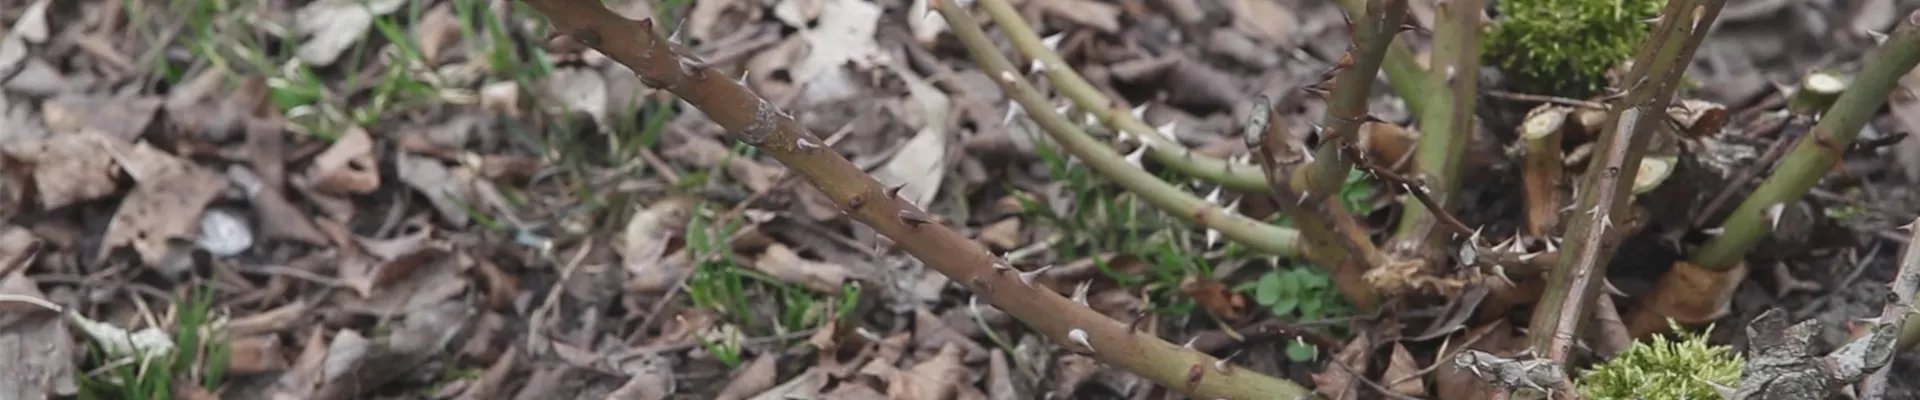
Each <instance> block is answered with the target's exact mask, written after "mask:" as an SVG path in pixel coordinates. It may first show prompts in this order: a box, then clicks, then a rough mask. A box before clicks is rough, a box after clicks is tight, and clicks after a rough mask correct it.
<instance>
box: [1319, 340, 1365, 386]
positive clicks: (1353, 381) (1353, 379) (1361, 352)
mask: <svg viewBox="0 0 1920 400" xmlns="http://www.w3.org/2000/svg"><path fill="white" fill-rule="evenodd" d="M1371 349H1373V341H1372V340H1370V339H1369V338H1368V337H1367V335H1360V336H1358V337H1354V338H1353V340H1352V341H1349V342H1347V346H1346V347H1341V348H1340V352H1339V353H1335V354H1334V355H1333V359H1332V360H1328V364H1327V369H1326V370H1324V371H1320V372H1319V373H1316V374H1313V388H1314V391H1315V392H1319V393H1320V394H1323V395H1327V397H1328V398H1331V399H1334V400H1353V399H1359V398H1360V380H1361V379H1367V377H1366V373H1367V371H1368V364H1367V355H1368V354H1367V351H1368V350H1371ZM1334 363H1339V364H1340V365H1333V364H1334Z"/></svg>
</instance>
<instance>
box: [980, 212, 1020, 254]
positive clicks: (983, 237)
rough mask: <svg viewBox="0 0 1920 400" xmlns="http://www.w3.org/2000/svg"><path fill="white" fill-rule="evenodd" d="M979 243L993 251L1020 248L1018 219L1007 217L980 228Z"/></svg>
mask: <svg viewBox="0 0 1920 400" xmlns="http://www.w3.org/2000/svg"><path fill="white" fill-rule="evenodd" d="M980 242H981V243H985V244H986V245H987V246H990V247H992V248H993V250H994V251H1007V250H1012V249H1013V248H1015V247H1020V217H1008V218H1007V219H1002V220H1000V221H999V222H994V223H992V224H987V226H985V227H981V228H980Z"/></svg>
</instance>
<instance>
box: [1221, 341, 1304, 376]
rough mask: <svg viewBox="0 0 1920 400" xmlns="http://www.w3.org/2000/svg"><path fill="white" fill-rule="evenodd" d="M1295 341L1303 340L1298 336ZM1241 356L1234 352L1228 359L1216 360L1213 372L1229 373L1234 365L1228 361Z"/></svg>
mask: <svg viewBox="0 0 1920 400" xmlns="http://www.w3.org/2000/svg"><path fill="white" fill-rule="evenodd" d="M1294 340H1303V339H1300V337H1298V336H1295V337H1294ZM1239 356H1240V352H1239V351H1234V352H1233V354H1228V355H1227V357H1226V358H1222V359H1219V360H1214V361H1213V370H1215V371H1220V372H1223V373H1224V372H1227V370H1230V369H1233V364H1232V363H1229V362H1227V361H1228V360H1232V359H1233V358H1234V357H1239Z"/></svg>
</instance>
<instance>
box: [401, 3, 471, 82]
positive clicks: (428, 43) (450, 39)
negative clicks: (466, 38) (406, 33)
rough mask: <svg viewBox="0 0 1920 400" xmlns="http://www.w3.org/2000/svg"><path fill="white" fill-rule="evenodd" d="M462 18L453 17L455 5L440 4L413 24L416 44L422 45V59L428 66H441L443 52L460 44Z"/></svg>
mask: <svg viewBox="0 0 1920 400" xmlns="http://www.w3.org/2000/svg"><path fill="white" fill-rule="evenodd" d="M460 29H461V28H460V18H459V17H456V16H454V15H453V3H440V4H439V5H436V6H433V8H430V9H427V13H426V14H425V15H422V16H421V17H420V20H419V21H418V22H415V23H414V24H413V37H414V43H417V44H419V45H420V57H421V58H424V59H426V62H427V66H429V67H432V66H438V65H440V55H441V52H443V51H446V50H447V48H449V47H453V45H454V44H455V43H459V42H460Z"/></svg>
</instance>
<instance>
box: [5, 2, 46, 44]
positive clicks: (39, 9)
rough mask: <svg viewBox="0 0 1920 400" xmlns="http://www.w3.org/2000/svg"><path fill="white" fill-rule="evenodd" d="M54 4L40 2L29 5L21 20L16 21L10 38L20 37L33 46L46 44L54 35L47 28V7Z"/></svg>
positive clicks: (22, 13) (21, 15) (21, 14)
mask: <svg viewBox="0 0 1920 400" xmlns="http://www.w3.org/2000/svg"><path fill="white" fill-rule="evenodd" d="M52 3H53V1H52V0H39V1H35V2H33V4H31V5H28V6H27V9H26V10H25V11H22V12H21V13H20V19H17V20H14V22H13V31H12V32H11V33H10V34H9V35H8V36H19V37H20V38H21V39H24V40H26V41H27V42H28V43H33V44H40V43H46V41H47V39H48V38H49V37H50V36H51V35H52V34H53V31H52V29H50V28H48V27H47V5H48V4H52Z"/></svg>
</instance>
